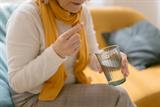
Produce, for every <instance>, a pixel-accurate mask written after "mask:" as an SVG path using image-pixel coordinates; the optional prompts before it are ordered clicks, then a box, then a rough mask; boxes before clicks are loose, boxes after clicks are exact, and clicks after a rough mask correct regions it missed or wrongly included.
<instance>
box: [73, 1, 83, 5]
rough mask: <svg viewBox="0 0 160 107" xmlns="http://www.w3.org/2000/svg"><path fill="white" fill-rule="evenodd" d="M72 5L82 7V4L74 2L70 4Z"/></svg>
mask: <svg viewBox="0 0 160 107" xmlns="http://www.w3.org/2000/svg"><path fill="white" fill-rule="evenodd" d="M72 3H73V4H74V5H76V6H80V5H82V3H75V2H72Z"/></svg>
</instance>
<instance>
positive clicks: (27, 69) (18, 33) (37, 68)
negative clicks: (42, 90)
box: [6, 10, 64, 93]
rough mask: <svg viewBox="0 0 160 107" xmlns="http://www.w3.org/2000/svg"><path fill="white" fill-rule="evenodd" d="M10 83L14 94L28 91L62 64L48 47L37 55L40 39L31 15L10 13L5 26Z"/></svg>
mask: <svg viewBox="0 0 160 107" xmlns="http://www.w3.org/2000/svg"><path fill="white" fill-rule="evenodd" d="M7 26H8V27H7V38H6V39H7V57H8V67H9V83H10V86H11V87H12V89H13V90H14V91H16V92H17V93H22V92H26V91H30V90H32V89H34V88H36V87H37V86H39V85H41V84H42V83H44V81H46V80H48V79H49V78H50V77H51V76H52V75H54V73H55V72H56V70H57V69H58V67H59V66H60V65H61V64H62V63H63V62H64V59H61V58H60V57H59V56H58V55H57V54H56V53H55V52H54V50H53V48H52V47H51V46H50V47H48V48H46V49H45V50H44V51H43V52H42V53H40V46H41V43H40V37H39V32H38V28H37V26H36V25H35V22H34V19H33V15H32V14H30V13H29V11H28V13H25V12H23V11H18V10H17V11H16V12H15V13H13V15H12V17H11V18H10V20H9V22H8V25H7Z"/></svg>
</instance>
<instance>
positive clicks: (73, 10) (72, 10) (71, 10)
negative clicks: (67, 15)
mask: <svg viewBox="0 0 160 107" xmlns="http://www.w3.org/2000/svg"><path fill="white" fill-rule="evenodd" d="M81 8H82V6H81V7H78V8H74V9H70V12H71V13H78V12H79V11H80V10H81Z"/></svg>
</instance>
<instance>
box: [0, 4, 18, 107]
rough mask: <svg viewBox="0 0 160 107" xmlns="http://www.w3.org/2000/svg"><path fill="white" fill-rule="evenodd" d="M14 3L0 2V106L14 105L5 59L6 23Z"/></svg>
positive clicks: (12, 106)
mask: <svg viewBox="0 0 160 107" xmlns="http://www.w3.org/2000/svg"><path fill="white" fill-rule="evenodd" d="M15 8H16V5H12V4H3V3H2V4H0V107H14V104H13V102H12V98H11V94H10V88H9V84H8V67H7V60H6V51H5V50H6V48H5V47H6V46H5V37H6V24H7V21H8V18H9V17H10V15H11V13H12V11H13V10H14V9H15Z"/></svg>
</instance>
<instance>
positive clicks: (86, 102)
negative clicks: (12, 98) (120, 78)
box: [23, 84, 134, 107]
mask: <svg viewBox="0 0 160 107" xmlns="http://www.w3.org/2000/svg"><path fill="white" fill-rule="evenodd" d="M31 105H32V106H33V107H134V105H133V103H132V102H131V100H130V99H129V96H128V94H127V93H126V91H125V90H124V89H123V88H120V87H116V88H115V87H112V86H108V85H105V84H96V85H85V84H74V85H67V86H65V87H64V88H63V90H62V92H61V94H60V95H59V96H58V97H57V98H56V100H54V101H38V95H37V96H34V97H33V98H31V99H30V100H28V102H27V103H25V104H24V105H23V107H31Z"/></svg>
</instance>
